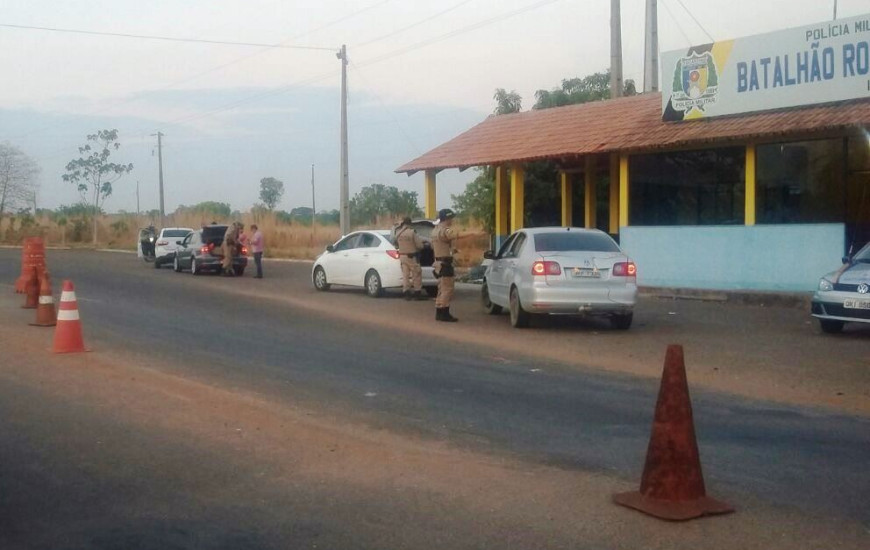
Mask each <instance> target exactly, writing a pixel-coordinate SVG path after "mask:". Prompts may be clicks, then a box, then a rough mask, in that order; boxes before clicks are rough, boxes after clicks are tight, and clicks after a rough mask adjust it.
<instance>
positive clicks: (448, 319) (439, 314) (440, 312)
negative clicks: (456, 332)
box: [435, 307, 459, 323]
mask: <svg viewBox="0 0 870 550" xmlns="http://www.w3.org/2000/svg"><path fill="white" fill-rule="evenodd" d="M435 320H436V321H444V322H445V323H455V322H456V321H458V320H459V319H457V318H456V317H454V316H452V315H450V308H449V307H438V308H435Z"/></svg>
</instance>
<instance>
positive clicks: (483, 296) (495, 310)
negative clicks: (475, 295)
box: [480, 283, 501, 315]
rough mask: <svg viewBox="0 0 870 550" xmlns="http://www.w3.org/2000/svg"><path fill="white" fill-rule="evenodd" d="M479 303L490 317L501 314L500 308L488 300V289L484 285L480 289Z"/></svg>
mask: <svg viewBox="0 0 870 550" xmlns="http://www.w3.org/2000/svg"><path fill="white" fill-rule="evenodd" d="M480 301H481V303H483V309H484V310H486V312H487V313H489V314H490V315H498V314H499V313H501V306H499V305H496V304H494V303H492V300H490V299H489V287H488V286H487V285H486V283H483V286H482V287H481V288H480Z"/></svg>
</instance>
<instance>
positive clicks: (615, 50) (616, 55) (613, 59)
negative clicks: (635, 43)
mask: <svg viewBox="0 0 870 550" xmlns="http://www.w3.org/2000/svg"><path fill="white" fill-rule="evenodd" d="M617 97H622V16H621V15H620V14H619V0H610V98H611V99H616V98H617Z"/></svg>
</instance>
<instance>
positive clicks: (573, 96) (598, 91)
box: [532, 71, 637, 109]
mask: <svg viewBox="0 0 870 550" xmlns="http://www.w3.org/2000/svg"><path fill="white" fill-rule="evenodd" d="M623 88H624V89H623V92H622V95H623V96H631V95H635V94H637V90H636V88H635V84H634V80H631V79H629V80H626V81H625V84H624V86H623ZM603 99H610V71H605V72H603V73H594V74H591V75H588V76H585V77H583V78H567V79H565V80H562V87H561V88H554V89H552V90H538V91H537V92H535V105H534V107H532V108H533V109H549V108H551V107H562V106H564V105H576V104H578V103H588V102H590V101H601V100H603Z"/></svg>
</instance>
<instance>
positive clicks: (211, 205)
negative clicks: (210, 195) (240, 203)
mask: <svg viewBox="0 0 870 550" xmlns="http://www.w3.org/2000/svg"><path fill="white" fill-rule="evenodd" d="M231 212H232V208H231V207H230V205H229V203H226V202H217V201H204V202H200V203H197V204H194V205H193V206H179V207H178V208H176V209H175V213H176V214H199V215H200V216H204V217H206V218H212V219H220V220H226V219H228V218H229V217H230V213H231Z"/></svg>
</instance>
